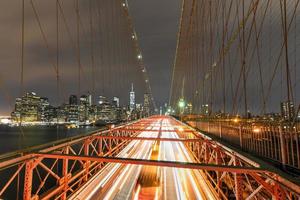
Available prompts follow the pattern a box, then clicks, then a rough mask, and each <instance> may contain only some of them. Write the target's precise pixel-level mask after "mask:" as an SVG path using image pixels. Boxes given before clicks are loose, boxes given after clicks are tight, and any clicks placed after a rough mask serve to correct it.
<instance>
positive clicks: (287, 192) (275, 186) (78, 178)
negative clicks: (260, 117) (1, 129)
mask: <svg viewBox="0 0 300 200" xmlns="http://www.w3.org/2000/svg"><path fill="white" fill-rule="evenodd" d="M163 118H165V117H162V116H153V117H150V118H147V119H142V120H139V121H136V122H133V123H128V124H125V125H122V126H118V127H115V128H111V129H108V130H102V131H99V132H95V133H92V134H89V135H85V136H81V137H77V138H71V139H68V140H66V141H63V142H58V143H55V144H50V145H47V147H42V148H41V147H38V148H33V149H30V150H28V151H25V152H22V153H16V154H10V155H6V156H3V157H2V160H1V163H0V169H1V170H2V172H1V173H8V174H10V176H9V177H5V178H6V179H5V180H4V179H1V185H0V197H4V198H5V197H7V195H8V193H9V192H10V191H11V189H12V188H18V190H17V191H18V192H17V194H15V195H20V196H21V195H22V197H23V199H26V200H27V199H66V198H67V197H68V196H69V195H70V194H72V193H74V192H75V191H76V190H78V189H79V188H80V187H81V186H83V185H84V184H85V183H86V182H87V181H88V180H89V179H90V178H91V177H93V176H94V175H95V174H97V173H99V172H101V170H103V169H104V170H105V168H104V166H105V165H106V164H107V163H120V164H125V165H127V164H135V165H151V166H160V167H175V168H186V169H194V170H199V171H200V173H201V174H203V175H204V176H205V177H206V182H207V183H206V184H207V185H209V187H210V188H211V189H212V190H213V191H214V192H215V193H216V194H217V195H218V198H220V199H230V198H231V197H232V196H233V197H235V198H236V199H251V198H254V199H270V198H273V199H299V198H300V195H299V194H300V187H299V186H298V185H296V184H294V183H292V182H291V181H289V180H288V179H286V178H284V177H283V176H281V175H279V174H278V173H277V172H276V170H273V169H272V168H267V167H266V166H263V165H261V164H260V163H258V162H255V161H253V160H250V159H248V158H247V157H245V156H244V155H242V154H240V153H238V152H236V151H234V150H233V149H231V148H228V147H226V146H224V145H222V144H220V143H218V142H216V141H213V140H212V139H211V138H209V137H207V136H206V135H204V134H202V133H200V132H197V131H196V130H194V129H192V128H190V127H188V126H187V125H185V124H182V123H181V122H179V121H176V120H175V119H173V118H169V117H167V118H169V119H170V121H171V122H172V127H175V131H176V133H177V134H178V135H179V136H180V137H179V138H178V139H174V138H163V137H160V136H159V137H138V134H139V133H141V132H147V131H149V132H150V131H151V132H157V133H158V135H161V132H163V131H164V130H162V129H161V128H157V130H149V129H147V127H148V126H149V124H152V123H153V121H157V120H160V119H163ZM133 140H149V141H151V140H153V141H170V142H181V143H184V145H185V146H186V147H187V148H188V149H189V150H190V151H189V153H190V154H191V155H193V157H194V158H195V160H196V161H197V162H195V163H190V162H177V161H160V160H145V159H133V158H122V157H118V156H117V155H118V153H119V152H120V151H121V150H122V149H123V148H124V147H125V146H126V145H127V144H128V143H129V142H130V141H133ZM15 186H17V187H15ZM18 193H19V194H18Z"/></svg>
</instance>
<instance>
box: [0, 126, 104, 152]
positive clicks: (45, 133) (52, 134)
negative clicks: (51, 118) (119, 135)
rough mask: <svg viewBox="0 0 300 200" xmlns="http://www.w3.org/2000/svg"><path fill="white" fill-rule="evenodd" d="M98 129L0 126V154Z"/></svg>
mask: <svg viewBox="0 0 300 200" xmlns="http://www.w3.org/2000/svg"><path fill="white" fill-rule="evenodd" d="M96 129H99V127H82V128H75V129H67V128H65V127H63V126H61V127H59V128H56V127H55V126H53V127H23V128H22V131H21V129H20V127H9V126H3V125H1V126H0V154H4V153H8V152H11V151H16V150H20V149H24V148H28V147H32V146H36V145H41V144H45V143H48V142H51V141H55V140H58V139H64V138H68V137H72V136H75V135H79V134H84V133H88V132H90V131H93V130H96Z"/></svg>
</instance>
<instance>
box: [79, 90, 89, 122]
mask: <svg viewBox="0 0 300 200" xmlns="http://www.w3.org/2000/svg"><path fill="white" fill-rule="evenodd" d="M90 103H91V96H90V95H82V96H81V97H80V99H79V107H78V109H79V110H78V111H79V121H80V122H86V121H87V120H89V108H90Z"/></svg>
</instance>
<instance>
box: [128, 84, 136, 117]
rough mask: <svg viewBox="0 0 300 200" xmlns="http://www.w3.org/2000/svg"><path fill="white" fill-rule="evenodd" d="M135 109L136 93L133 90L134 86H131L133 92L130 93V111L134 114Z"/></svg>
mask: <svg viewBox="0 0 300 200" xmlns="http://www.w3.org/2000/svg"><path fill="white" fill-rule="evenodd" d="M134 109H135V92H134V90H133V84H131V91H130V93H129V110H130V112H132V111H133V110H134Z"/></svg>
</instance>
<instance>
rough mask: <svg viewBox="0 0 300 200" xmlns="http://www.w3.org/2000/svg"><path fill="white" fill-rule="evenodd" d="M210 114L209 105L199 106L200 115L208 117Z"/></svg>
mask: <svg viewBox="0 0 300 200" xmlns="http://www.w3.org/2000/svg"><path fill="white" fill-rule="evenodd" d="M210 113H211V110H210V107H209V105H208V104H203V105H202V106H201V114H203V115H210Z"/></svg>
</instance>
